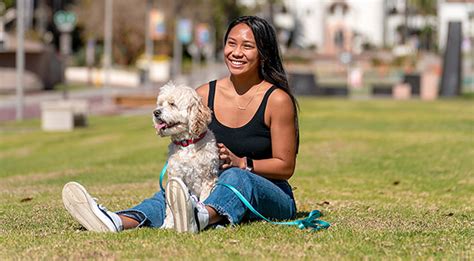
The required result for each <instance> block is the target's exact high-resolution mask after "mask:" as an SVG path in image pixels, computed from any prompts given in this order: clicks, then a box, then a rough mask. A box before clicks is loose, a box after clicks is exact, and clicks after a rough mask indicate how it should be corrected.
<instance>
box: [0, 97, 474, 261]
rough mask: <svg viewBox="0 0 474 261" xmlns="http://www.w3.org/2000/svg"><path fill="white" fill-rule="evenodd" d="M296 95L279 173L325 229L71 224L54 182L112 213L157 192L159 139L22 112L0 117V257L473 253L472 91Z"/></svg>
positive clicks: (142, 120)
mask: <svg viewBox="0 0 474 261" xmlns="http://www.w3.org/2000/svg"><path fill="white" fill-rule="evenodd" d="M300 105H301V117H300V124H301V147H300V153H299V156H298V162H297V170H296V174H295V175H294V176H293V177H292V178H291V180H290V183H291V184H292V185H293V186H294V187H296V190H295V196H296V198H297V206H298V208H299V211H300V213H301V214H302V213H304V212H308V211H310V210H313V209H319V210H321V211H322V212H323V213H324V217H323V219H324V220H326V221H329V222H330V223H331V224H332V227H331V228H330V229H329V230H327V231H320V232H316V233H312V232H310V231H303V230H299V229H296V228H294V227H283V226H274V225H270V224H267V223H263V222H255V223H251V224H244V225H240V226H235V227H229V228H226V229H223V230H208V231H205V232H203V233H201V234H198V235H189V234H176V233H175V232H173V231H162V230H156V229H138V230H133V231H127V232H124V233H119V234H100V233H92V232H87V231H83V230H81V228H80V225H78V224H77V223H75V222H74V221H73V220H72V219H71V218H70V217H69V215H68V214H67V213H66V211H65V210H64V208H63V206H62V202H61V189H62V186H63V184H64V183H66V182H68V181H71V180H75V181H78V182H80V183H82V184H84V185H85V186H86V187H87V188H88V190H89V191H90V192H91V194H93V195H94V196H96V197H98V198H99V200H100V203H102V204H104V205H106V206H107V207H108V208H109V209H111V210H120V209H124V208H127V207H130V206H132V205H134V204H137V203H139V202H140V201H141V200H142V199H144V198H146V197H149V196H151V195H152V193H154V192H155V190H157V188H158V176H159V172H160V170H161V167H162V166H163V163H164V161H165V158H166V148H167V143H168V140H167V139H160V138H157V137H156V136H155V134H154V129H153V128H152V127H151V121H150V116H149V115H143V116H116V117H91V118H90V126H89V127H87V128H84V129H77V130H75V131H74V132H71V133H45V132H42V131H40V129H39V125H40V122H39V121H27V122H24V123H8V124H3V125H1V126H0V181H1V182H0V196H1V197H0V259H24V258H32V259H50V258H57V259H58V258H60V259H63V258H68V259H152V258H153V259H155V258H160V259H161V258H162V259H229V258H230V259H245V260H247V259H249V260H255V259H262V258H263V259H290V260H291V259H308V260H309V259H315V258H325V259H365V258H370V259H387V258H388V259H398V258H401V259H422V260H426V259H432V258H433V259H465V260H472V258H473V256H474V250H473V247H474V245H473V238H474V235H473V231H474V229H473V224H474V223H473V220H474V219H473V207H472V206H473V203H474V197H473V196H474V193H473V192H474V186H473V185H474V175H473V174H474V173H473V172H474V162H473V161H474V105H473V102H472V99H458V100H443V101H436V102H421V101H405V102H397V101H392V100H372V101H350V100H320V99H313V98H301V99H300Z"/></svg>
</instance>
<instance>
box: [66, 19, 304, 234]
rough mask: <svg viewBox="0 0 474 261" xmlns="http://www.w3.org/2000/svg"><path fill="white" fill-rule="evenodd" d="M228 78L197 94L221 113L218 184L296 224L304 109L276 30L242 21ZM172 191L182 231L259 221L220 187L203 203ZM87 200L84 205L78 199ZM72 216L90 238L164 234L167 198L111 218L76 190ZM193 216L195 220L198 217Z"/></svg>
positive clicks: (232, 31) (232, 37)
mask: <svg viewBox="0 0 474 261" xmlns="http://www.w3.org/2000/svg"><path fill="white" fill-rule="evenodd" d="M224 42H225V47H224V61H225V63H226V66H227V68H228V70H229V73H230V75H229V76H228V77H225V78H222V79H219V80H216V81H212V82H210V83H209V84H205V85H202V86H200V87H199V88H198V89H197V92H198V93H199V94H200V95H201V96H202V98H203V101H207V106H209V108H210V109H211V110H212V111H213V112H214V113H213V116H212V122H211V124H210V126H209V128H210V129H211V130H212V131H213V132H214V134H215V135H216V139H217V141H218V147H219V154H220V158H221V159H222V160H223V162H224V163H223V165H222V166H221V167H222V169H223V172H222V173H221V175H220V176H219V181H218V182H219V183H225V184H229V185H232V186H234V187H235V188H236V189H237V190H239V191H240V192H241V193H242V194H243V196H244V197H245V198H246V199H247V200H248V201H249V202H250V203H251V204H252V206H253V207H254V208H255V209H256V210H257V211H259V212H260V213H261V214H262V215H263V216H265V217H267V218H270V219H291V218H294V216H295V214H296V205H295V201H294V198H293V193H292V190H291V187H290V185H289V184H288V182H287V180H288V179H289V178H290V177H291V176H292V175H293V173H294V169H295V162H296V154H297V151H298V120H297V119H298V118H297V103H296V100H295V98H294V96H293V95H292V94H291V92H290V89H289V86H288V81H287V78H286V74H285V71H284V69H283V66H282V62H281V58H280V54H279V50H278V44H277V41H276V36H275V31H274V29H273V27H272V26H271V25H270V24H269V23H268V22H267V21H265V20H264V19H261V18H258V17H255V16H244V17H240V18H237V19H236V20H234V21H233V22H231V24H230V25H229V27H228V29H227V32H226V34H225V38H224ZM167 189H170V191H173V193H175V194H180V195H182V197H184V198H185V199H186V200H185V204H182V205H181V206H180V207H176V208H174V209H173V208H172V211H173V215H174V216H175V220H179V222H175V223H176V224H175V229H176V230H178V231H190V232H199V231H200V230H202V229H205V228H206V227H208V226H209V225H213V224H219V223H231V224H238V223H240V222H242V221H243V220H256V219H259V218H258V217H256V216H255V215H253V214H252V213H251V212H250V211H248V209H247V207H246V206H245V205H244V204H243V203H242V202H241V201H240V199H239V198H238V197H237V196H236V195H235V194H234V193H233V192H232V191H231V190H230V189H228V188H227V187H224V186H219V185H218V186H216V188H215V189H214V190H213V191H212V193H211V194H210V196H209V197H208V198H207V199H206V200H205V201H204V202H199V201H198V200H197V199H196V198H195V197H193V196H192V195H189V194H188V190H187V188H186V186H185V185H184V183H183V182H182V181H180V180H179V179H170V180H169V182H168V185H167ZM78 194H81V195H83V196H84V195H85V196H84V199H85V200H83V201H82V202H80V201H78V200H75V198H74V197H75V196H76V195H78ZM63 200H64V203H65V205H67V206H68V207H67V209H68V211H69V212H70V213H71V215H72V216H73V217H74V218H76V220H78V221H79V222H80V223H81V224H82V225H84V226H85V227H86V229H88V230H93V231H115V232H116V231H120V230H123V229H129V228H136V227H141V226H148V227H160V226H161V225H162V224H163V220H164V217H165V199H164V193H163V192H162V191H160V192H158V193H156V194H155V195H154V196H153V197H152V198H149V199H146V200H144V201H143V202H142V203H140V204H139V205H137V206H135V207H133V208H131V209H128V210H124V211H119V212H117V213H113V212H110V211H107V210H106V209H105V208H103V207H102V206H100V205H97V203H96V202H95V201H94V200H93V199H92V197H90V195H89V194H88V193H87V191H86V190H85V189H84V188H83V187H82V186H81V185H79V184H77V183H68V184H67V185H66V186H65V188H64V190H63ZM193 213H194V215H193Z"/></svg>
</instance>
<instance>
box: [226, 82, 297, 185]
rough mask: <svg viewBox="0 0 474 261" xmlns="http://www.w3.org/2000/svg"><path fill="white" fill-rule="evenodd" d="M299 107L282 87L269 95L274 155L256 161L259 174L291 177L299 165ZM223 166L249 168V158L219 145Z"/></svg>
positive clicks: (267, 115)
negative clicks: (296, 106)
mask: <svg viewBox="0 0 474 261" xmlns="http://www.w3.org/2000/svg"><path fill="white" fill-rule="evenodd" d="M294 116H295V110H294V106H293V102H292V100H291V98H290V97H289V96H288V94H286V93H285V92H284V91H282V90H275V91H274V92H273V93H272V94H271V95H270V97H269V100H268V103H267V108H266V110H265V123H266V124H268V126H270V132H271V142H272V155H273V156H272V158H270V159H262V160H253V171H252V172H254V173H255V174H258V175H261V176H264V177H267V178H271V179H282V180H287V179H289V178H290V177H291V176H292V175H293V173H294V170H295V164H296V126H295V120H294ZM219 148H220V155H221V159H223V160H224V162H225V163H224V165H222V168H224V169H225V168H229V167H231V166H235V167H239V168H245V166H246V160H245V158H239V157H237V156H235V155H234V154H233V153H232V152H231V151H229V150H228V149H227V148H226V147H225V146H224V145H223V144H219Z"/></svg>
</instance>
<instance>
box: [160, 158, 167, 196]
mask: <svg viewBox="0 0 474 261" xmlns="http://www.w3.org/2000/svg"><path fill="white" fill-rule="evenodd" d="M167 168H168V161H166V162H165V165H164V166H163V168H162V169H161V173H160V189H161V190H162V191H163V192H165V188H163V178H164V177H165V174H166V169H167Z"/></svg>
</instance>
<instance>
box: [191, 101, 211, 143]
mask: <svg viewBox="0 0 474 261" xmlns="http://www.w3.org/2000/svg"><path fill="white" fill-rule="evenodd" d="M193 98H194V99H193V103H192V104H191V106H190V107H189V108H188V110H189V132H190V133H191V134H192V135H193V136H196V137H198V136H199V135H200V134H201V133H203V132H204V131H205V130H206V129H207V125H209V123H211V110H210V109H209V108H208V107H207V106H205V105H204V104H203V103H202V101H201V97H199V96H197V95H196V96H195V97H193Z"/></svg>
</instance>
